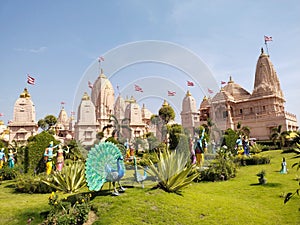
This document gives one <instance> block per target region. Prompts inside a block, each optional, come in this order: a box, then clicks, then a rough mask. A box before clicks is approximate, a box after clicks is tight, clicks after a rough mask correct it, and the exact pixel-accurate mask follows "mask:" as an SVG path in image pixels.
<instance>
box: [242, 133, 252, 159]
mask: <svg viewBox="0 0 300 225" xmlns="http://www.w3.org/2000/svg"><path fill="white" fill-rule="evenodd" d="M243 148H244V154H245V155H249V153H250V152H249V140H248V138H247V136H245V137H244V139H243Z"/></svg>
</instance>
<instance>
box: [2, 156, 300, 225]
mask: <svg viewBox="0 0 300 225" xmlns="http://www.w3.org/2000/svg"><path fill="white" fill-rule="evenodd" d="M281 152H282V151H269V152H263V153H261V154H267V155H269V156H270V157H271V163H270V164H269V165H257V166H246V167H241V168H240V169H239V170H238V174H237V177H236V178H234V179H232V180H229V181H225V182H214V183H212V182H209V183H203V182H200V183H193V184H191V185H190V186H188V187H187V188H185V189H184V190H183V192H182V194H183V195H182V196H180V195H176V194H171V193H166V192H164V191H162V190H160V189H151V188H152V187H153V186H154V184H155V183H153V182H152V181H150V180H148V181H147V182H145V188H144V189H142V188H141V185H139V184H137V183H133V180H132V178H133V175H132V174H133V171H132V170H127V171H126V177H125V179H123V181H122V184H123V185H126V186H127V190H126V192H125V193H123V194H121V195H120V196H118V197H112V196H111V195H110V192H109V190H108V185H107V184H106V185H105V186H104V187H103V190H102V191H100V192H98V193H95V194H96V197H95V198H94V199H93V200H92V202H91V203H92V204H93V207H94V208H95V209H96V210H97V212H96V213H97V215H98V219H97V221H95V222H94V224H106V225H107V224H122V225H126V224H178V225H179V224H182V225H183V224H184V225H188V224H210V225H212V224H247V225H251V224H270V225H272V224H300V212H299V210H298V209H299V208H300V199H299V196H296V197H295V198H292V199H291V200H290V201H289V202H288V203H287V204H285V205H284V204H283V200H284V198H283V196H284V195H285V194H286V193H288V192H294V191H295V190H296V188H298V183H297V182H296V181H295V177H296V175H297V173H299V172H297V171H296V169H295V168H291V165H292V164H293V163H294V162H297V159H293V155H294V154H292V153H286V154H281ZM283 156H284V157H285V158H286V160H287V163H288V169H289V173H288V174H280V173H279V170H280V167H281V166H280V165H281V160H282V157H283ZM262 169H264V170H265V171H266V178H267V182H268V183H267V184H266V185H258V177H257V176H256V174H257V173H258V172H260V171H261V170H262ZM11 184H12V182H11V181H10V182H3V183H2V185H0V218H1V219H0V221H1V224H7V225H9V224H26V221H27V219H28V218H29V217H34V218H35V219H34V220H33V222H32V223H31V224H39V223H41V222H42V219H43V218H42V216H41V215H40V213H43V212H46V211H47V210H49V206H48V197H49V194H17V193H14V191H13V189H12V188H11ZM133 187H134V188H133Z"/></svg>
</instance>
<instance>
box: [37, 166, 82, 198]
mask: <svg viewBox="0 0 300 225" xmlns="http://www.w3.org/2000/svg"><path fill="white" fill-rule="evenodd" d="M43 182H44V183H45V184H47V185H49V186H51V187H53V188H55V189H56V190H58V191H63V192H65V193H74V192H77V191H79V190H80V189H81V188H83V187H85V186H86V181H85V173H84V163H82V162H73V163H70V164H68V165H65V166H64V168H63V170H62V171H61V172H55V173H54V174H52V175H51V176H49V177H48V178H47V179H45V180H43Z"/></svg>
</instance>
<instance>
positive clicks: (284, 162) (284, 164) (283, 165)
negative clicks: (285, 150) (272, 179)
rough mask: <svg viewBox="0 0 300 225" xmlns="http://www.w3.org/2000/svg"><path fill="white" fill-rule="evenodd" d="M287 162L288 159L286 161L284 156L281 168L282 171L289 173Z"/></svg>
mask: <svg viewBox="0 0 300 225" xmlns="http://www.w3.org/2000/svg"><path fill="white" fill-rule="evenodd" d="M286 166H287V164H286V161H285V158H284V157H283V158H282V163H281V170H280V173H283V174H284V173H287V168H286Z"/></svg>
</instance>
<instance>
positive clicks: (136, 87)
mask: <svg viewBox="0 0 300 225" xmlns="http://www.w3.org/2000/svg"><path fill="white" fill-rule="evenodd" d="M134 89H135V91H139V92H144V91H143V89H142V88H141V87H140V86H139V85H136V84H135V85H134Z"/></svg>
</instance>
